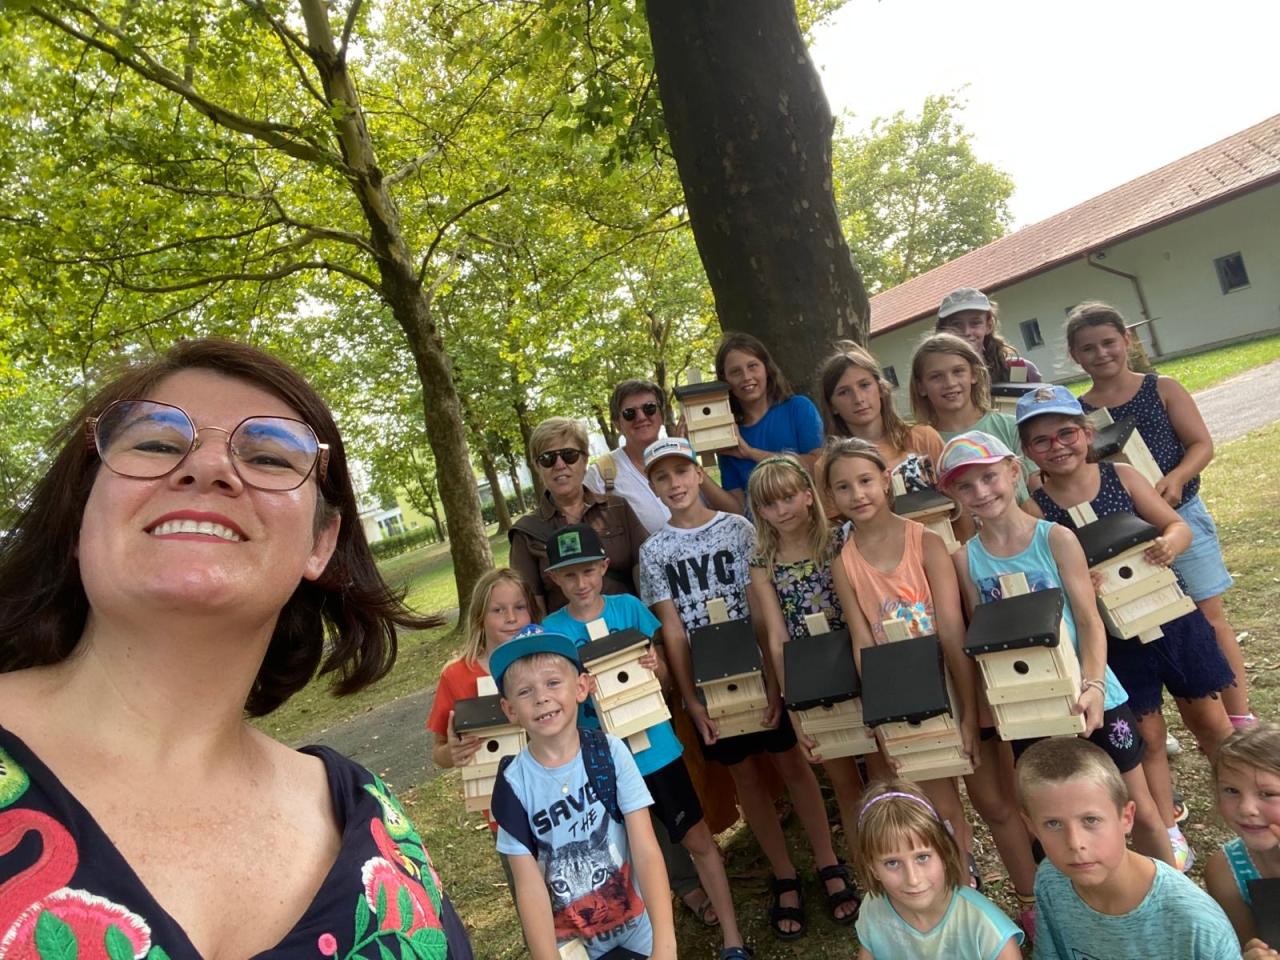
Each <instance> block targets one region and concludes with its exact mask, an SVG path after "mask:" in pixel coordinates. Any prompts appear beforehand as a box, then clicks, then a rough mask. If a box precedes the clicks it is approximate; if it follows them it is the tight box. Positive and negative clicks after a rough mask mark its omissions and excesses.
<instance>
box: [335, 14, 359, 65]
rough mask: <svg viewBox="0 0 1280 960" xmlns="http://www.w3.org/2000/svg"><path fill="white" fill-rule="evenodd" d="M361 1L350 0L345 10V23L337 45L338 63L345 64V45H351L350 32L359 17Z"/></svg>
mask: <svg viewBox="0 0 1280 960" xmlns="http://www.w3.org/2000/svg"><path fill="white" fill-rule="evenodd" d="M360 3H361V0H351V7H350V9H348V10H347V21H346V23H344V24H343V25H342V42H341V43H339V44H338V62H339V63H346V62H347V45H348V44H350V43H351V31H352V30H354V29H355V25H356V17H357V16H359V15H360Z"/></svg>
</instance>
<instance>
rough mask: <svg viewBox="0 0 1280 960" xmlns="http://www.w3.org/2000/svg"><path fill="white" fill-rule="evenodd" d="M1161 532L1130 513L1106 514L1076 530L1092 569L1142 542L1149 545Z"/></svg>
mask: <svg viewBox="0 0 1280 960" xmlns="http://www.w3.org/2000/svg"><path fill="white" fill-rule="evenodd" d="M1159 535H1160V531H1159V530H1157V529H1156V528H1155V527H1153V526H1152V525H1151V524H1149V523H1147V521H1145V520H1143V519H1142V518H1141V517H1137V516H1134V515H1133V514H1132V513H1109V514H1107V515H1106V516H1105V517H1099V518H1098V519H1097V520H1095V521H1093V523H1087V524H1085V525H1084V526H1083V527H1077V528H1076V537H1077V538H1079V540H1080V546H1082V547H1084V556H1085V559H1086V560H1087V561H1088V562H1089V566H1091V567H1095V566H1097V565H1098V564H1100V563H1103V562H1105V561H1107V560H1110V559H1111V558H1112V557H1115V556H1118V555H1119V554H1122V553H1124V552H1125V551H1126V550H1129V549H1132V548H1133V547H1136V546H1138V545H1139V544H1142V543H1150V542H1151V541H1152V540H1154V539H1155V538H1156V537H1158V536H1159Z"/></svg>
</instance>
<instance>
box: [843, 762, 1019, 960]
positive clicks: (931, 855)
mask: <svg viewBox="0 0 1280 960" xmlns="http://www.w3.org/2000/svg"><path fill="white" fill-rule="evenodd" d="M857 847H858V855H857V857H856V858H855V860H854V862H855V863H856V864H857V871H858V880H859V881H860V882H861V884H862V888H863V889H864V890H865V891H866V892H867V894H868V896H867V898H866V900H865V901H864V902H863V904H862V911H861V913H860V915H859V916H858V924H857V932H858V944H859V948H858V960H891V958H895V957H917V958H921V960H934V958H936V960H1018V958H1020V957H1021V956H1022V950H1021V944H1022V942H1023V934H1022V931H1021V930H1019V929H1018V928H1017V927H1016V926H1014V924H1013V921H1012V920H1010V919H1009V918H1008V917H1007V916H1005V915H1004V913H1002V912H1001V911H1000V909H999V908H998V907H996V905H995V904H993V903H992V902H991V901H990V900H988V899H987V898H986V897H984V896H983V895H982V894H981V893H978V892H977V891H976V890H972V889H970V888H969V887H968V885H967V884H965V882H964V876H965V873H964V867H963V866H962V865H961V856H960V849H959V847H958V846H957V845H956V842H955V839H954V838H953V837H952V836H951V833H950V831H948V829H947V827H946V824H945V823H944V822H943V820H942V818H940V817H939V816H938V811H937V809H936V808H935V806H934V805H933V803H932V802H931V801H930V800H929V798H928V796H927V795H926V794H925V793H924V792H923V791H922V790H921V789H920V788H919V787H917V786H916V785H915V784H913V783H908V782H906V781H904V780H890V781H888V782H884V783H876V784H874V785H872V786H871V788H870V789H868V790H867V793H866V795H865V796H864V798H863V801H862V809H861V811H860V813H859V815H858V843H857Z"/></svg>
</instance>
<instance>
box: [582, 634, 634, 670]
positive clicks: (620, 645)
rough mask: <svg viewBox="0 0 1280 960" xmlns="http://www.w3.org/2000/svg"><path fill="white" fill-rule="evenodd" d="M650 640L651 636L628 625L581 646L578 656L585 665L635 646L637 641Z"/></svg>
mask: <svg viewBox="0 0 1280 960" xmlns="http://www.w3.org/2000/svg"><path fill="white" fill-rule="evenodd" d="M648 642H649V638H648V637H646V636H645V635H644V634H643V633H641V632H640V631H639V630H637V629H636V628H635V627H628V628H627V629H626V630H615V631H614V632H613V633H610V634H608V635H607V636H603V637H601V638H600V639H599V640H592V641H591V642H590V643H588V644H584V645H583V646H581V647H579V648H578V658H579V659H580V660H581V661H582V663H583V665H584V666H585V665H586V664H589V663H591V662H593V661H595V660H603V659H604V658H605V657H611V656H613V655H614V654H615V653H617V652H618V651H619V650H625V649H627V647H634V646H635V645H636V644H637V643H644V644H647V643H648Z"/></svg>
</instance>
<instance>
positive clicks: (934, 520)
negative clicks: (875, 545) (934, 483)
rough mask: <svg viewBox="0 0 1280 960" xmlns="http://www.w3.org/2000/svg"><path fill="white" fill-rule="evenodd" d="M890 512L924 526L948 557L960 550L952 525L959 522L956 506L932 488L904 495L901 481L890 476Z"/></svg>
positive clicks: (896, 475)
mask: <svg viewBox="0 0 1280 960" xmlns="http://www.w3.org/2000/svg"><path fill="white" fill-rule="evenodd" d="M892 482H893V512H894V513H896V514H897V515H898V516H900V517H906V518H907V519H908V520H915V521H916V522H918V523H922V524H924V525H925V526H926V527H928V528H929V529H930V530H932V531H933V532H934V533H936V534H937V535H938V536H940V537H941V538H942V542H943V543H945V544H946V545H947V552H948V553H955V552H956V551H957V550H959V549H960V541H959V540H958V539H957V538H956V532H955V529H954V528H953V527H952V524H953V523H954V522H955V521H956V520H959V519H960V505H959V504H958V503H956V502H955V501H954V500H952V499H951V498H950V497H948V496H947V495H946V494H943V493H940V492H939V491H938V490H936V489H935V488H933V487H928V488H926V489H924V490H915V491H913V492H911V493H907V492H906V490H907V487H906V483H905V481H904V480H903V479H902V477H901V476H900V475H899V474H896V473H895V474H894V475H893V481H892Z"/></svg>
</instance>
